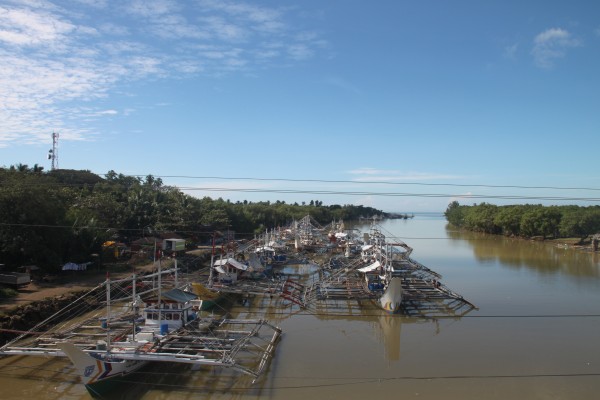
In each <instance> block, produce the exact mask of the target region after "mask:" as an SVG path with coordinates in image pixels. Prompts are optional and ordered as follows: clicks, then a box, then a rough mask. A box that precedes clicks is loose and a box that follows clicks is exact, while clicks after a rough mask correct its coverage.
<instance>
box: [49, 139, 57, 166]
mask: <svg viewBox="0 0 600 400" xmlns="http://www.w3.org/2000/svg"><path fill="white" fill-rule="evenodd" d="M48 160H52V167H51V168H50V169H51V170H52V171H54V170H55V169H58V132H52V148H51V149H50V150H49V151H48Z"/></svg>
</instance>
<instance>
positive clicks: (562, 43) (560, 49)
mask: <svg viewBox="0 0 600 400" xmlns="http://www.w3.org/2000/svg"><path fill="white" fill-rule="evenodd" d="M580 45H581V42H580V41H579V40H578V39H576V38H574V37H573V35H571V33H569V32H568V31H567V30H565V29H561V28H550V29H547V30H545V31H544V32H541V33H540V34H538V35H537V36H536V37H535V39H534V40H533V50H532V51H531V53H532V55H533V58H534V61H535V64H536V65H537V66H538V67H541V68H552V67H553V66H554V63H555V61H556V60H557V59H559V58H563V57H565V55H566V54H567V50H569V49H570V48H573V47H578V46H580Z"/></svg>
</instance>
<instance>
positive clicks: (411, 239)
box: [0, 215, 600, 400]
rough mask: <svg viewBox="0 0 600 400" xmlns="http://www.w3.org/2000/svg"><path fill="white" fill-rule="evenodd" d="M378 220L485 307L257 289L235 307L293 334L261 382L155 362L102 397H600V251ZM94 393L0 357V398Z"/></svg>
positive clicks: (70, 374) (426, 220)
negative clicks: (457, 312) (332, 307)
mask: <svg viewBox="0 0 600 400" xmlns="http://www.w3.org/2000/svg"><path fill="white" fill-rule="evenodd" d="M381 225H382V228H383V230H384V231H387V232H388V233H389V234H390V236H392V235H393V236H396V237H398V238H400V239H401V240H403V241H405V242H406V243H407V244H409V245H410V246H411V247H413V248H414V252H413V254H412V257H413V258H414V259H416V260H417V261H420V262H421V263H422V264H424V265H426V266H428V267H429V268H431V269H433V270H434V271H437V272H439V273H441V274H442V276H443V279H442V282H443V283H444V284H446V285H447V286H448V287H450V288H451V289H453V290H454V291H456V292H458V293H460V294H461V295H463V296H464V297H465V298H466V299H468V300H469V301H471V302H472V303H473V304H475V305H476V306H477V307H478V309H475V310H472V311H470V312H468V313H467V314H466V315H463V316H462V317H455V316H448V317H440V318H435V319H420V318H408V317H403V316H401V315H387V314H385V313H383V312H381V311H380V310H378V309H377V308H375V307H373V306H372V305H371V304H370V303H365V304H361V305H357V304H356V302H354V303H352V304H348V303H347V302H341V304H337V305H338V308H337V309H336V312H335V313H329V312H327V310H326V309H323V308H319V307H317V311H318V312H316V313H315V312H305V311H301V310H294V309H292V308H289V307H288V308H282V307H281V305H280V303H277V302H276V300H275V299H272V300H271V299H268V298H266V299H265V298H263V299H262V300H260V301H259V299H254V300H251V301H249V302H247V303H245V304H243V305H242V304H236V305H234V306H233V308H232V310H231V312H232V315H233V316H237V317H245V316H249V317H252V318H256V317H257V316H265V317H266V318H267V319H269V321H270V322H272V323H274V324H277V325H279V326H280V327H281V328H282V329H283V331H284V334H283V336H282V338H281V341H280V342H279V343H278V345H277V348H276V352H275V357H274V359H273V360H272V362H271V363H270V365H269V369H268V371H267V372H266V373H265V375H264V376H263V377H262V378H261V379H260V380H259V381H258V382H257V383H255V384H251V378H249V377H246V376H240V375H239V373H235V372H233V371H229V370H226V369H208V368H199V369H193V368H191V367H189V366H172V365H150V366H148V367H146V368H144V369H142V371H141V373H139V374H133V375H131V376H128V377H127V378H126V379H125V380H124V382H122V383H121V384H120V385H118V386H117V387H115V389H114V390H113V391H112V392H111V393H110V394H109V395H107V396H105V398H110V399H167V398H168V399H274V400H278V399H285V400H295V399H370V398H380V399H400V398H402V399H439V398H444V399H461V400H462V399H594V398H598V393H600V254H593V253H591V252H586V251H582V250H573V249H567V248H564V247H561V246H558V245H549V244H545V243H539V242H529V241H523V240H517V239H510V238H504V237H496V236H486V235H479V234H474V233H466V232H458V231H454V230H451V229H449V228H448V227H447V226H446V222H445V220H444V219H443V217H441V216H433V215H417V216H415V218H413V219H409V220H390V221H384V222H383V223H382V224H381ZM297 272H303V271H297ZM340 310H341V311H340ZM90 397H91V396H90V395H89V393H88V392H87V391H86V389H85V388H84V387H83V386H82V385H81V384H80V383H79V381H78V378H77V377H76V376H75V375H74V370H73V368H72V367H71V365H70V363H69V362H68V361H67V360H66V359H64V360H63V359H60V360H56V359H51V358H33V357H29V358H27V357H8V358H4V359H1V360H0V398H1V399H3V400H4V399H25V398H27V399H38V400H45V399H89V398H90Z"/></svg>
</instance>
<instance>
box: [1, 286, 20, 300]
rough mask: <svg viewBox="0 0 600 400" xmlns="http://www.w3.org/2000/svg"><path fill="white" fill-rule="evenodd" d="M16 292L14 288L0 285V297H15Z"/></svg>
mask: <svg viewBox="0 0 600 400" xmlns="http://www.w3.org/2000/svg"><path fill="white" fill-rule="evenodd" d="M18 294H19V292H18V291H16V290H15V289H11V288H5V287H0V299H10V298H13V297H17V295H18Z"/></svg>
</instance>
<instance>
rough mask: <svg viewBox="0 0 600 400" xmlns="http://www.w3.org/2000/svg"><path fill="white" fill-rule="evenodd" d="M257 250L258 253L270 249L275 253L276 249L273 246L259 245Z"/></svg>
mask: <svg viewBox="0 0 600 400" xmlns="http://www.w3.org/2000/svg"><path fill="white" fill-rule="evenodd" d="M255 251H256V253H260V252H262V251H269V252H271V253H275V249H274V248H273V247H271V246H262V247H257V248H256V250H255Z"/></svg>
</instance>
